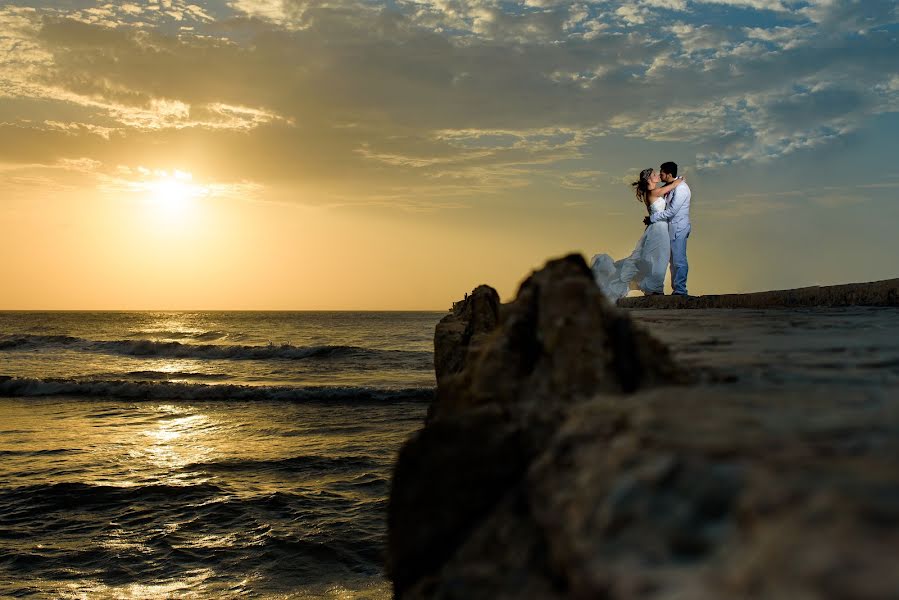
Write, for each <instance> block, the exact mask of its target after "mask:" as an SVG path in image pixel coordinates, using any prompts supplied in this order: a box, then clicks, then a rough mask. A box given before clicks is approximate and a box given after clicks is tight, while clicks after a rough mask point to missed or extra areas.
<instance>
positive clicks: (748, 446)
mask: <svg viewBox="0 0 899 600" xmlns="http://www.w3.org/2000/svg"><path fill="white" fill-rule="evenodd" d="M435 367H436V369H437V378H438V392H437V395H436V398H435V400H434V404H433V406H432V407H431V411H430V412H429V415H428V418H427V422H426V424H425V426H424V427H423V428H422V429H421V430H420V431H419V432H417V433H416V434H415V435H413V436H412V437H411V438H410V439H409V440H408V441H407V443H406V444H405V445H404V446H403V448H402V449H401V451H400V454H399V457H398V461H397V464H396V468H395V472H394V477H393V481H392V488H391V494H390V501H389V508H388V525H389V529H388V573H389V575H390V577H391V579H392V581H393V586H394V595H395V597H396V598H400V599H418V598H443V599H458V600H463V599H465V600H478V599H485V600H486V599H488V598H489V599H491V600H494V599H505V598H508V599H510V600H511V599H513V598H514V599H516V600H517V599H521V598H583V599H588V598H589V599H593V598H597V599H609V600H615V599H638V598H640V599H653V600H674V599H676V598H678V599H690V600H722V599H729V598H740V599H763V598H764V599H769V598H770V599H778V600H779V599H783V600H788V599H789V600H806V599H809V600H811V599H818V598H822V599H824V598H826V599H831V598H832V599H834V600H836V599H838V598H839V599H843V598H853V599H859V600H868V599H870V600H874V599H877V600H880V599H883V600H886V599H887V598H891V599H892V598H896V597H897V596H896V594H897V590H899V571H897V570H896V569H895V568H894V564H895V560H894V554H895V552H894V550H895V548H897V547H899V469H897V468H896V459H895V457H896V456H899V410H897V408H899V406H897V404H896V402H895V401H892V400H889V399H886V398H880V397H878V398H870V397H864V396H860V397H853V396H851V395H840V396H833V397H829V396H826V395H822V394H815V395H813V394H801V395H795V396H794V395H785V396H784V397H780V398H776V399H773V398H771V397H770V395H764V396H758V395H755V396H754V395H752V394H747V393H739V392H737V391H727V390H726V389H725V388H722V387H717V388H710V387H701V386H698V385H693V384H691V383H690V380H689V378H688V377H687V376H686V374H685V373H683V372H682V371H681V369H679V368H678V366H677V365H676V363H675V362H674V361H673V360H672V358H671V357H670V355H669V353H668V351H667V350H666V348H665V347H664V346H663V345H662V344H660V343H659V342H658V341H656V340H654V339H653V338H651V337H650V336H649V335H647V334H646V333H644V332H643V331H642V330H641V329H639V328H638V327H637V326H635V325H634V324H633V322H632V321H631V319H630V318H629V317H628V315H627V313H626V311H621V310H619V309H617V308H615V307H613V306H611V305H610V304H609V303H608V302H607V301H606V300H605V299H604V298H603V297H602V296H601V295H600V294H599V293H598V291H597V290H596V288H595V286H594V285H593V281H592V277H591V274H590V271H589V269H588V267H587V265H586V264H585V263H584V261H583V259H582V258H581V257H579V256H569V257H565V258H563V259H560V260H555V261H551V262H550V263H548V264H547V265H546V266H545V267H544V268H543V269H542V270H540V271H538V272H536V273H534V274H533V275H532V276H531V277H529V278H528V279H527V280H526V281H525V282H524V283H523V284H522V286H521V289H520V290H519V293H518V296H517V298H516V299H515V300H514V301H513V302H511V303H509V304H507V305H501V304H500V303H499V299H498V296H497V295H496V292H495V291H493V290H492V289H491V288H489V287H486V286H482V287H480V288H478V289H476V290H475V291H474V292H473V294H472V295H471V296H469V297H467V298H466V299H465V300H464V301H462V302H460V303H457V305H456V306H455V307H454V309H453V311H452V313H451V314H450V315H448V316H447V317H446V318H445V319H444V320H443V321H442V322H441V323H440V325H439V326H438V327H437V330H436V332H435Z"/></svg>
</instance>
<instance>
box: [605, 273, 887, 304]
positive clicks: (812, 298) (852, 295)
mask: <svg viewBox="0 0 899 600" xmlns="http://www.w3.org/2000/svg"><path fill="white" fill-rule="evenodd" d="M618 306H621V307H624V308H801V307H838V306H899V279H887V280H884V281H874V282H871V283H848V284H845V285H830V286H814V287H806V288H798V289H795V290H777V291H771V292H755V293H752V294H722V295H709V296H689V297H683V296H635V297H632V298H623V299H621V300H619V301H618Z"/></svg>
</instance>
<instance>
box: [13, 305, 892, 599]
mask: <svg viewBox="0 0 899 600" xmlns="http://www.w3.org/2000/svg"><path fill="white" fill-rule="evenodd" d="M444 314H445V313H439V312H430V313H420V312H417V313H410V312H383V313H375V312H358V313H352V312H131V313H128V312H98V313H94V312H0V597H7V596H9V597H23V598H24V597H27V598H106V597H115V598H171V597H197V598H206V597H215V598H233V597H258V598H334V599H338V598H340V599H344V598H346V599H357V600H358V599H364V598H371V599H379V598H389V597H390V586H389V583H388V582H387V581H386V579H385V576H384V573H383V555H384V546H385V538H386V522H385V512H386V503H387V494H388V489H389V479H390V474H391V467H392V463H393V461H394V459H395V457H396V452H397V450H398V449H399V447H400V445H401V444H402V442H403V440H404V439H405V438H406V437H407V436H408V435H409V434H411V433H412V432H414V431H415V430H416V429H418V428H419V427H420V425H421V423H422V419H423V418H424V415H425V412H426V410H427V406H428V403H429V402H430V400H431V398H432V396H433V388H434V385H435V382H434V372H433V364H432V343H433V332H434V327H435V325H436V324H437V322H438V321H439V319H440V318H441V317H442V316H443V315H444ZM631 315H632V316H633V317H634V319H635V320H636V321H637V322H638V323H640V324H641V325H642V326H643V327H645V328H646V329H649V330H650V331H652V332H653V333H654V334H655V335H656V336H657V337H659V338H660V339H661V340H662V341H664V342H666V343H667V344H668V345H669V347H670V348H671V351H672V352H673V353H674V355H675V358H676V359H677V360H679V361H680V362H681V363H682V364H684V365H685V366H687V367H689V368H690V370H691V371H692V372H694V373H695V374H696V375H697V377H698V378H699V379H700V381H701V382H702V383H703V384H704V385H709V386H721V388H722V389H733V388H734V387H736V388H738V389H740V390H741V391H746V390H748V391H755V392H757V393H759V394H761V395H764V396H765V397H770V398H771V401H777V395H778V394H783V393H784V392H785V391H787V392H789V391H790V390H794V391H795V392H796V393H803V394H808V393H814V392H815V390H827V391H828V392H832V391H833V390H835V389H839V388H841V387H844V388H847V389H850V388H851V389H853V390H863V391H864V392H865V393H867V394H870V395H872V396H877V395H883V394H889V395H893V394H896V393H897V392H899V310H897V309H877V308H847V309H797V310H768V311H750V310H696V311H666V310H633V311H631Z"/></svg>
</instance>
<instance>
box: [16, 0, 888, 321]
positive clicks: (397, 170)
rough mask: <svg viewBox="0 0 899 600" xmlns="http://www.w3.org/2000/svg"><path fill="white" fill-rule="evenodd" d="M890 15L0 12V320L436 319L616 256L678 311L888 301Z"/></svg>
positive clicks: (729, 8)
mask: <svg viewBox="0 0 899 600" xmlns="http://www.w3.org/2000/svg"><path fill="white" fill-rule="evenodd" d="M897 7H899V4H897V3H896V2H895V1H886V0H854V1H850V0H809V1H801V2H794V1H790V0H698V1H694V0H664V1H663V0H636V1H627V2H612V1H594V2H582V1H567V0H522V1H517V0H516V1H499V0H383V1H382V0H308V1H299V0H210V1H207V2H202V1H199V0H198V1H196V2H194V3H191V2H186V1H183V0H140V1H137V0H135V1H133V2H129V3H121V2H116V3H104V2H88V1H78V0H71V1H68V2H63V1H55V2H43V1H19V0H12V1H9V0H6V1H5V2H3V3H2V4H0V225H2V230H3V235H2V236H0V252H2V254H0V256H2V260H0V278H2V281H3V282H4V293H3V294H2V295H0V296H2V297H0V309H4V308H5V309H30V308H34V309H40V308H72V309H140V308H146V309H156V308H172V309H201V308H221V309H328V308H333V309H444V308H446V307H447V306H448V305H449V304H450V302H451V301H452V300H454V299H456V298H458V297H460V296H461V295H462V294H463V293H464V292H465V291H467V290H470V289H471V288H473V287H474V286H475V285H477V284H480V283H490V284H492V285H494V287H496V288H497V289H499V291H500V293H501V294H502V295H503V296H504V298H507V299H508V298H509V297H510V296H511V295H512V294H514V291H515V289H516V287H517V284H518V283H519V281H520V280H521V278H522V277H523V276H524V275H526V274H527V272H528V271H529V270H530V269H532V268H534V267H537V266H539V265H540V264H541V263H542V262H543V261H544V260H545V259H546V258H548V257H550V256H555V255H560V254H563V253H567V252H569V251H578V252H582V253H584V254H585V255H587V256H589V255H592V254H593V253H595V252H601V251H605V252H609V253H611V254H613V255H614V256H616V257H617V256H622V255H624V254H626V253H629V252H630V250H631V249H632V247H633V244H634V242H635V241H636V239H637V238H638V237H639V235H640V234H641V233H642V228H643V226H642V224H641V222H640V221H641V219H642V212H641V206H640V205H639V204H637V203H636V201H635V200H634V198H633V195H632V193H631V191H630V188H629V186H628V185H627V182H628V181H629V180H630V179H632V178H633V177H634V176H635V174H636V173H637V172H638V171H639V170H640V169H642V168H644V167H648V166H653V167H657V166H658V165H659V164H660V163H661V162H663V161H666V160H673V161H676V162H678V163H679V164H680V165H681V168H682V170H683V171H685V172H686V175H687V178H688V181H689V182H690V185H691V187H692V189H693V210H692V216H693V222H694V227H693V234H692V236H691V239H690V248H689V255H690V262H691V272H690V292H691V293H693V294H702V293H720V292H731V291H750V290H762V289H774V288H784V287H798V286H803V285H814V284H830V283H842V282H849V281H869V280H875V279H886V278H891V277H897V276H899V267H897V266H896V265H897V264H899V261H897V259H896V256H897V255H899V235H897V234H896V232H897V231H899V206H897V201H899V194H897V191H896V190H897V188H899V152H897V150H899V142H897V136H899V43H897V36H899V8H897Z"/></svg>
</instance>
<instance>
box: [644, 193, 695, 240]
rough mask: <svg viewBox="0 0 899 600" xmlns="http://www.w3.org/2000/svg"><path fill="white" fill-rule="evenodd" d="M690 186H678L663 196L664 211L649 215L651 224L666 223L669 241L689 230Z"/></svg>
mask: <svg viewBox="0 0 899 600" xmlns="http://www.w3.org/2000/svg"><path fill="white" fill-rule="evenodd" d="M691 196H692V194H691V192H690V186H688V185H687V184H686V182H685V183H682V184H680V185H679V186H677V187H676V188H674V189H673V190H672V191H670V192H668V193H667V194H666V195H665V210H661V211H659V212H657V213H653V214H652V215H650V217H649V220H650V222H652V223H657V222H658V221H668V235H669V236H670V237H671V239H675V238H677V237H678V234H682V233H684V232H686V231H689V229H690V197H691Z"/></svg>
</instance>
